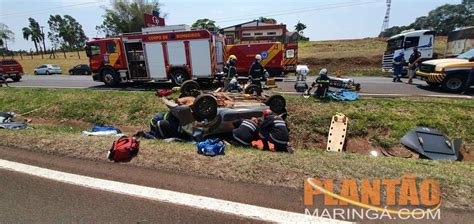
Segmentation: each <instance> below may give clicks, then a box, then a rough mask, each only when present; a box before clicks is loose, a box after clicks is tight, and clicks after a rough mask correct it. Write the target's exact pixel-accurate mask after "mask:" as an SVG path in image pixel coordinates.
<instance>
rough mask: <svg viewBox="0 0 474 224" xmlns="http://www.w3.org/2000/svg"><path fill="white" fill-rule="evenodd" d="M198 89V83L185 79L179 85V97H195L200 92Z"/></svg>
mask: <svg viewBox="0 0 474 224" xmlns="http://www.w3.org/2000/svg"><path fill="white" fill-rule="evenodd" d="M199 89H200V86H199V83H197V82H196V81H194V80H186V81H184V82H183V84H182V85H181V88H180V91H181V95H180V97H187V96H193V97H197V96H198V95H199V94H200V92H199Z"/></svg>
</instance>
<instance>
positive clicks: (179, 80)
mask: <svg viewBox="0 0 474 224" xmlns="http://www.w3.org/2000/svg"><path fill="white" fill-rule="evenodd" d="M170 77H171V81H172V82H173V85H175V86H181V84H183V83H184V81H186V80H188V78H189V76H188V73H187V72H186V71H185V70H183V69H174V70H173V71H171V73H170Z"/></svg>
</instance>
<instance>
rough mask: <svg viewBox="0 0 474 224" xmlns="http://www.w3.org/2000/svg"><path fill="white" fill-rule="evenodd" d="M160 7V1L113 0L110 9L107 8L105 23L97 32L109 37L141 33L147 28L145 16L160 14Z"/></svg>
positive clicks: (97, 27)
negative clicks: (153, 12)
mask: <svg viewBox="0 0 474 224" xmlns="http://www.w3.org/2000/svg"><path fill="white" fill-rule="evenodd" d="M160 7H161V4H160V3H159V2H158V0H149V1H148V0H112V1H111V6H110V8H105V14H104V15H103V16H102V17H103V18H104V21H103V22H102V24H101V25H99V26H96V30H97V31H99V32H102V33H104V34H105V36H107V37H110V36H116V35H118V34H120V33H130V32H140V31H141V28H142V27H145V20H144V17H143V14H145V13H151V12H152V11H157V12H160Z"/></svg>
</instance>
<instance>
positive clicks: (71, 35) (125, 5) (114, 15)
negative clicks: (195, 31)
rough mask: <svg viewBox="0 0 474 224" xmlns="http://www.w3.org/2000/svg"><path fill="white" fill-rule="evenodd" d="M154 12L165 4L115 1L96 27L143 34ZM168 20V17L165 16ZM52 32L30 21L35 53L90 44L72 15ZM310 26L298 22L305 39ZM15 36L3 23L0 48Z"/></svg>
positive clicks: (202, 24)
mask: <svg viewBox="0 0 474 224" xmlns="http://www.w3.org/2000/svg"><path fill="white" fill-rule="evenodd" d="M152 11H157V12H161V3H159V1H158V0H151V1H147V0H130V1H129V0H112V1H111V3H110V6H109V7H108V8H105V13H104V15H103V16H102V17H103V21H102V23H101V24H100V25H98V26H96V30H97V31H98V33H102V34H103V35H104V36H106V37H112V36H117V35H119V34H121V33H132V32H140V31H141V28H142V27H144V26H145V21H144V17H143V14H145V13H150V12H152ZM162 15H164V16H166V14H162ZM258 20H259V21H261V22H270V23H276V22H277V21H276V20H275V19H273V18H266V17H260V18H259V19H258ZM47 25H48V28H49V31H48V32H47V33H45V32H44V28H45V26H42V25H40V24H39V22H38V21H36V19H34V18H32V17H30V18H28V26H27V27H23V29H22V34H23V38H24V39H26V40H30V41H31V42H33V45H34V49H35V52H36V53H37V54H39V53H41V54H44V53H45V52H46V51H47V48H46V44H45V40H46V38H48V40H49V41H50V43H51V48H52V49H53V52H54V49H56V50H62V51H64V50H67V51H69V50H78V49H81V48H83V47H84V45H85V43H86V42H87V40H88V37H87V36H86V35H85V33H84V30H83V28H82V25H81V24H80V23H79V22H78V21H77V20H76V19H75V18H74V17H72V16H70V15H64V16H61V15H50V16H49V19H48V21H47ZM192 27H193V28H199V29H207V30H209V31H211V32H218V30H219V29H220V28H219V26H218V25H216V22H215V21H213V20H211V19H208V18H203V19H198V20H196V21H195V22H194V23H193V24H192ZM304 29H306V25H305V24H303V23H301V22H298V24H296V25H295V31H296V32H298V33H299V34H300V36H301V37H303V38H304V36H303V35H304V33H303V30H304ZM14 37H15V35H14V33H13V32H12V31H11V30H10V29H9V27H8V26H7V25H5V24H3V23H0V46H4V47H5V48H6V49H7V50H8V46H7V42H8V41H13V40H14Z"/></svg>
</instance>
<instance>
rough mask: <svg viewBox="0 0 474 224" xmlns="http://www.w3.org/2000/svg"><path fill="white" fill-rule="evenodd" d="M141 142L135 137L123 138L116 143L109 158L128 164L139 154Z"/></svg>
mask: <svg viewBox="0 0 474 224" xmlns="http://www.w3.org/2000/svg"><path fill="white" fill-rule="evenodd" d="M139 148H140V141H139V140H138V139H136V138H135V137H128V136H122V137H120V138H119V139H118V140H117V141H114V143H113V144H112V148H110V150H109V152H108V154H107V158H108V159H110V160H113V161H114V162H127V161H130V160H131V159H132V158H133V157H135V156H136V155H137V154H138V151H139Z"/></svg>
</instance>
